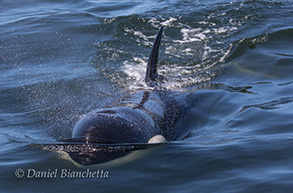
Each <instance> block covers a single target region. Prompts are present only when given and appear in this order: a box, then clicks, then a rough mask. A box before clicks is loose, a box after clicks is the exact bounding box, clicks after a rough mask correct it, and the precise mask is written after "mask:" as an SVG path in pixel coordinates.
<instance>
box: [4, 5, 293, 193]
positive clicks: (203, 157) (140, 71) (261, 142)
mask: <svg viewBox="0 0 293 193" xmlns="http://www.w3.org/2000/svg"><path fill="white" fill-rule="evenodd" d="M0 5H1V6H0V29H1V30H0V74H1V76H0V79H1V81H0V192H8V193H10V192H56V193H57V192H72V193H73V192H168V193H170V192H174V193H175V192H176V193H177V192H184V193H185V192H292V188H293V2H292V1H289V0H287V1H286V0H275V1H265V0H258V1H257V0H243V1H237V0H236V1H230V0H216V1H211V0H209V1H191V0H186V1H172V0H170V1H167V0H162V1H158V0H151V1H145V0H143V1H103V0H100V1H99V0H97V1H94V0H79V1H76V0H73V1H65V0H61V1H48V0H40V1H34V0H31V1H20V0H15V1H12V0H9V1H8V0H0ZM161 26H165V31H164V35H163V38H162V44H161V51H160V60H159V73H160V74H162V75H164V76H165V77H166V78H167V79H168V80H169V82H167V83H165V85H164V86H165V87H166V88H167V89H169V90H178V91H182V92H190V93H191V95H192V96H194V97H195V98H197V102H196V103H195V104H194V106H193V109H194V110H195V111H197V112H198V117H194V119H197V120H198V124H197V125H194V127H193V128H191V130H192V132H191V133H190V135H188V136H187V137H186V138H184V139H183V140H178V141H176V142H172V143H169V144H166V145H164V146H162V147H160V148H149V149H147V150H145V151H147V156H144V157H142V158H141V159H137V160H133V161H130V162H128V163H125V164H122V165H119V166H116V167H112V168H111V167H110V168H99V170H100V171H102V170H103V171H104V172H105V171H107V172H108V176H102V177H101V176H99V177H97V178H90V177H84V178H83V177H76V178H61V176H57V177H54V176H53V177H51V178H50V177H48V176H47V177H46V176H43V177H40V178H37V176H35V177H32V178H30V177H29V176H28V172H29V169H33V170H35V171H40V172H46V171H55V170H57V171H58V172H59V173H60V172H61V171H62V169H64V170H67V171H69V170H71V171H86V169H80V168H78V167H76V166H75V165H74V164H73V163H72V162H69V161H67V160H64V159H60V156H59V155H58V154H56V153H55V152H48V151H42V150H40V149H37V148H34V147H32V146H31V145H30V144H32V143H40V142H48V143H49V142H53V141H55V140H59V139H63V138H66V137H68V135H70V132H71V130H72V127H73V126H74V124H75V123H76V121H77V120H79V118H80V117H82V116H83V115H84V114H86V113H88V112H90V111H91V110H94V109H96V108H97V107H98V106H99V105H100V104H102V103H103V102H105V101H106V100H108V99H110V98H112V97H116V96H117V95H119V93H121V92H124V91H135V90H137V89H139V88H141V87H143V79H144V74H145V67H146V62H147V59H148V56H149V53H150V49H151V46H152V42H153V41H154V37H155V34H156V33H157V31H158V29H159V27H161ZM17 169H22V170H23V171H24V173H23V174H24V176H23V177H22V178H20V179H19V178H17V175H21V174H22V173H21V171H20V170H17ZM31 171H32V170H31ZM19 172H20V173H19ZM58 175H59V174H58Z"/></svg>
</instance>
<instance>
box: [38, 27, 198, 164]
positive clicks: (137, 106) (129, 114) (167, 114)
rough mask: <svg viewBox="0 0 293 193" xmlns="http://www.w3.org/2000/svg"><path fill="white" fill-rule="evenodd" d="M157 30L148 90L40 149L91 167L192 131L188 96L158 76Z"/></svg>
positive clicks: (116, 101) (85, 120) (112, 105)
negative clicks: (170, 87)
mask: <svg viewBox="0 0 293 193" xmlns="http://www.w3.org/2000/svg"><path fill="white" fill-rule="evenodd" d="M163 29H164V28H163V27H161V28H160V30H159V32H158V34H157V36H156V39H155V41H154V44H153V47H152V50H151V54H150V57H149V61H148V65H147V69H146V77H145V83H146V84H147V86H148V87H146V88H145V89H143V90H139V91H137V92H133V93H130V94H125V95H124V96H122V97H120V98H118V99H113V100H110V101H108V102H107V103H105V104H104V105H102V106H101V107H100V108H99V109H96V110H95V111H93V112H91V113H89V114H87V115H86V116H85V117H84V118H82V119H81V120H79V121H78V122H77V123H76V125H75V126H74V128H73V131H72V136H71V138H70V139H66V140H63V141H62V142H58V143H56V144H39V145H36V146H37V147H39V148H41V149H43V150H49V151H57V152H66V153H67V154H66V155H67V157H68V158H70V159H72V160H73V161H74V162H76V163H77V164H80V165H83V166H89V165H94V164H101V163H105V162H110V161H113V160H116V159H118V158H121V157H124V156H126V155H128V154H130V153H132V152H133V151H134V150H140V149H145V148H147V147H149V146H150V144H156V143H163V142H166V141H173V140H180V139H182V138H183V137H185V136H186V135H188V133H189V132H190V131H191V130H192V129H193V128H194V127H195V125H196V117H195V116H196V115H195V113H194V112H193V111H192V110H190V107H191V106H192V105H194V103H195V101H194V100H190V99H189V96H190V93H185V92H177V91H169V90H166V89H164V88H163V87H162V82H164V81H167V80H166V79H165V78H164V77H163V76H161V75H159V74H158V70H157V69H158V58H159V47H160V42H161V38H162V35H163Z"/></svg>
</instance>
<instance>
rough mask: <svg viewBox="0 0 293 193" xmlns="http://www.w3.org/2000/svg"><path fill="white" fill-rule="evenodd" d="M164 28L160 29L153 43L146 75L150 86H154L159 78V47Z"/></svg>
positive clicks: (146, 80)
mask: <svg viewBox="0 0 293 193" xmlns="http://www.w3.org/2000/svg"><path fill="white" fill-rule="evenodd" d="M163 29H164V27H161V29H160V31H159V32H158V34H157V36H156V39H155V42H154V44H153V48H152V51H151V55H150V58H149V61H148V66H147V70H146V77H145V82H146V83H147V85H148V86H152V85H153V83H154V82H155V81H157V80H158V77H159V75H158V70H157V67H158V65H157V64H158V58H159V47H160V43H161V38H162V34H163Z"/></svg>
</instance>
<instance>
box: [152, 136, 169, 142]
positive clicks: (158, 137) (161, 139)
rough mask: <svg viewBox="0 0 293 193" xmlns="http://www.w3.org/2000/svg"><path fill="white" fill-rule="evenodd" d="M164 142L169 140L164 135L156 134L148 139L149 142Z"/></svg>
mask: <svg viewBox="0 0 293 193" xmlns="http://www.w3.org/2000/svg"><path fill="white" fill-rule="evenodd" d="M163 142H167V140H166V139H165V137H164V136H163V135H155V136H154V137H152V138H150V140H149V141H148V143H163Z"/></svg>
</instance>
